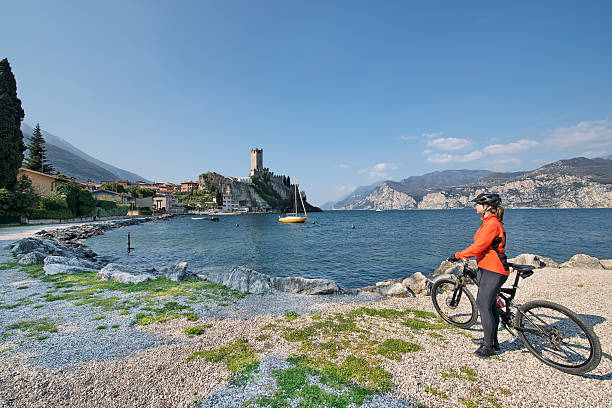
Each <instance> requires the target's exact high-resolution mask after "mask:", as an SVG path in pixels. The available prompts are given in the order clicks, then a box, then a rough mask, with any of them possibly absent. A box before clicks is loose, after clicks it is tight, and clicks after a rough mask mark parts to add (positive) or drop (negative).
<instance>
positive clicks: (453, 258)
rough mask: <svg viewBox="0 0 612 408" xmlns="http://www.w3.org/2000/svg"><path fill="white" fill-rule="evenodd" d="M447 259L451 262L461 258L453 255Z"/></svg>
mask: <svg viewBox="0 0 612 408" xmlns="http://www.w3.org/2000/svg"><path fill="white" fill-rule="evenodd" d="M446 260H447V261H449V262H457V261H458V260H459V258H457V257H456V256H455V255H451V256H449V257H448V258H447V259H446Z"/></svg>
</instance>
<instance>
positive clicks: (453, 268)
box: [432, 259, 478, 276]
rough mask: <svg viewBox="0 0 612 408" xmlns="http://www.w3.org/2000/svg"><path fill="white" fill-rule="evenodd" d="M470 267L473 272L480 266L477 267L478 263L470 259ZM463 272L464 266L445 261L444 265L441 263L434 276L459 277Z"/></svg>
mask: <svg viewBox="0 0 612 408" xmlns="http://www.w3.org/2000/svg"><path fill="white" fill-rule="evenodd" d="M468 265H469V267H470V268H472V269H473V270H476V269H478V265H476V261H475V260H474V259H470V260H469V261H468ZM462 270H463V265H461V264H459V263H457V262H450V261H446V260H444V261H442V263H440V266H438V267H437V268H436V270H434V271H433V273H432V276H438V275H457V274H459V273H461V271H462Z"/></svg>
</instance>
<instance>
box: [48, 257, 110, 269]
mask: <svg viewBox="0 0 612 408" xmlns="http://www.w3.org/2000/svg"><path fill="white" fill-rule="evenodd" d="M44 262H45V266H47V265H52V264H62V265H69V266H78V267H80V268H88V269H99V268H98V265H97V264H95V263H94V262H91V261H88V260H85V259H79V258H77V257H67V256H57V255H49V256H47V257H46V258H45V261H44Z"/></svg>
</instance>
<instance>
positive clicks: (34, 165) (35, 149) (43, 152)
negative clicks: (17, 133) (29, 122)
mask: <svg viewBox="0 0 612 408" xmlns="http://www.w3.org/2000/svg"><path fill="white" fill-rule="evenodd" d="M27 147H28V152H29V153H30V157H28V158H27V159H26V161H25V163H24V167H25V168H26V169H30V170H34V171H40V172H41V173H46V174H51V173H52V172H54V171H55V168H54V167H53V166H52V165H51V163H50V162H49V160H48V159H47V147H46V146H45V137H44V136H43V134H42V132H41V131H40V124H38V123H37V124H36V127H35V128H34V132H33V133H32V138H31V139H30V143H29V144H28V146H27Z"/></svg>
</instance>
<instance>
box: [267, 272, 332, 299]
mask: <svg viewBox="0 0 612 408" xmlns="http://www.w3.org/2000/svg"><path fill="white" fill-rule="evenodd" d="M272 287H273V288H274V289H276V290H278V291H281V292H288V293H301V294H303V295H330V294H334V293H338V292H339V291H340V288H339V287H338V284H337V283H336V282H334V281H333V280H330V279H308V278H302V277H301V276H290V277H287V278H272Z"/></svg>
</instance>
